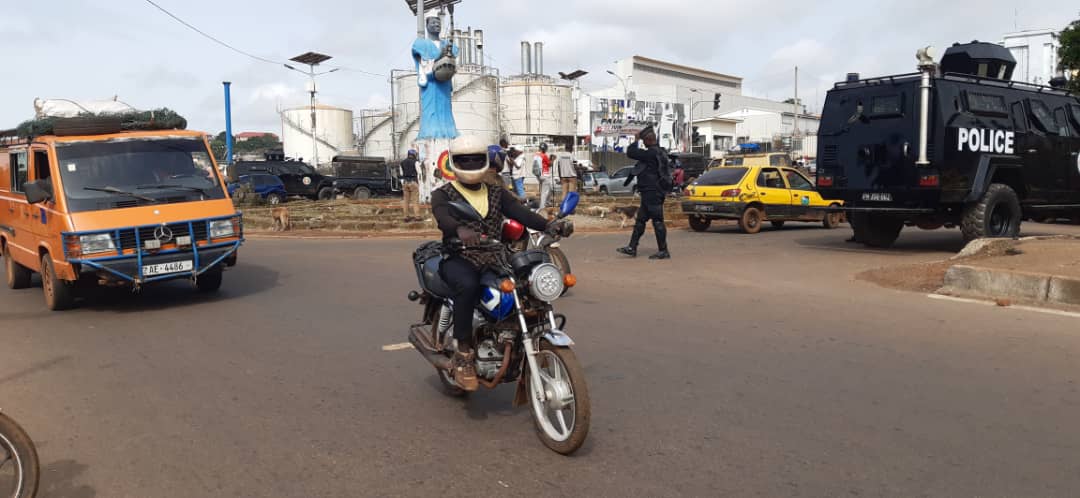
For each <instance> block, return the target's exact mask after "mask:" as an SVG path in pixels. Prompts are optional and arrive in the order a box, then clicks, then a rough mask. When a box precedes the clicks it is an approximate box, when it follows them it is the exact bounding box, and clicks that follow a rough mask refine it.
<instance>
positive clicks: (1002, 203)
mask: <svg viewBox="0 0 1080 498" xmlns="http://www.w3.org/2000/svg"><path fill="white" fill-rule="evenodd" d="M1022 214H1023V211H1022V210H1021V209H1020V198H1019V197H1018V196H1017V195H1016V191H1014V190H1013V189H1012V187H1009V186H1008V185H1004V184H1001V183H992V184H990V188H988V189H986V193H985V194H983V196H982V199H979V202H977V203H975V204H971V205H968V206H965V207H964V218H963V220H962V221H961V222H960V231H961V232H963V234H964V240H966V241H972V240H975V239H981V238H987V237H993V238H1001V237H1005V238H1012V237H1016V236H1017V235H1019V234H1020V217H1021V216H1022Z"/></svg>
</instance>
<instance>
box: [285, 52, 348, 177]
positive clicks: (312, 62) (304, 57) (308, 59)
mask: <svg viewBox="0 0 1080 498" xmlns="http://www.w3.org/2000/svg"><path fill="white" fill-rule="evenodd" d="M330 59H332V57H330V56H329V55H325V54H320V53H317V52H307V53H305V54H300V55H298V56H296V57H293V58H292V59H289V60H291V61H293V62H296V63H299V64H304V65H307V66H308V70H307V71H306V72H305V71H302V70H300V69H296V68H295V67H292V66H290V65H288V64H282V65H283V66H285V68H286V69H291V70H293V71H296V72H298V73H300V74H303V75H307V77H308V78H311V85H310V88H309V89H308V91H309V92H310V93H311V157H312V160H313V161H314V164H313V166H314V167H315V168H318V167H319V142H318V138H317V137H318V135H316V131H317V127H316V124H315V93H316V90H315V77H316V76H322V75H324V74H330V73H333V72H335V71H337V70H338V69H340V68H334V69H331V70H329V71H323V72H321V73H316V72H315V66H318V65H319V64H322V63H324V62H326V61H328V60H330Z"/></svg>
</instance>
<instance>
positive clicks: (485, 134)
mask: <svg viewBox="0 0 1080 498" xmlns="http://www.w3.org/2000/svg"><path fill="white" fill-rule="evenodd" d="M393 84H394V89H393V92H394V109H393V112H394V123H395V126H396V130H395V131H396V136H395V137H394V140H395V143H396V145H397V147H396V150H397V155H396V156H394V157H395V158H398V157H404V156H405V153H406V152H407V151H408V150H409V148H410V147H411V146H412V144H414V143H416V135H417V134H418V133H419V131H420V120H419V116H420V104H419V100H420V89H419V88H418V87H417V86H416V74H415V73H405V72H396V73H395V76H394V78H393ZM498 89H499V78H498V76H497V75H495V74H493V73H492V71H491V69H490V68H486V67H483V66H480V65H478V64H471V65H459V67H458V72H457V74H456V75H455V76H454V94H453V97H452V98H453V108H454V123H455V124H456V125H457V129H458V133H460V134H462V135H474V136H479V137H482V138H483V139H484V140H485V141H486V142H488V143H491V144H495V143H498V141H499V94H498Z"/></svg>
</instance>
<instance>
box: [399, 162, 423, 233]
mask: <svg viewBox="0 0 1080 498" xmlns="http://www.w3.org/2000/svg"><path fill="white" fill-rule="evenodd" d="M416 157H417V154H416V151H415V150H410V151H409V155H408V157H406V158H405V160H403V161H401V167H400V168H399V169H398V178H400V179H401V210H402V212H403V214H404V216H405V221H406V222H409V221H419V220H422V219H423V217H421V216H420V202H419V201H420V184H419V183H417V181H416V180H417V176H416Z"/></svg>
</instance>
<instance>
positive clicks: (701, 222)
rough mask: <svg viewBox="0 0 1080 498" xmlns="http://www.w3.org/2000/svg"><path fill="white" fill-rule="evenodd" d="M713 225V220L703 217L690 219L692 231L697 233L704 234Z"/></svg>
mask: <svg viewBox="0 0 1080 498" xmlns="http://www.w3.org/2000/svg"><path fill="white" fill-rule="evenodd" d="M711 225H712V220H711V219H709V218H703V217H701V216H691V217H690V229H691V230H693V231H695V232H704V231H705V230H708V229H709V226H711Z"/></svg>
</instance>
